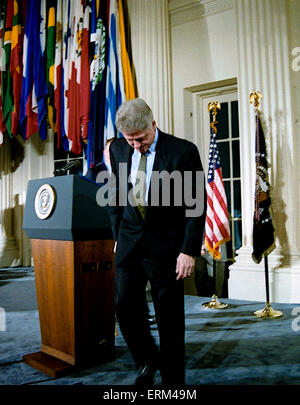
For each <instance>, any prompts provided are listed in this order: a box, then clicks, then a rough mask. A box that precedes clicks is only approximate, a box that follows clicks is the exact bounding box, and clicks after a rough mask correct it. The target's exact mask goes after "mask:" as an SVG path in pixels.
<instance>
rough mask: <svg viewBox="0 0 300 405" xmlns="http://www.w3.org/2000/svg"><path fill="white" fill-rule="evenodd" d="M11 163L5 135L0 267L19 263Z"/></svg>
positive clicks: (0, 167) (0, 155)
mask: <svg viewBox="0 0 300 405" xmlns="http://www.w3.org/2000/svg"><path fill="white" fill-rule="evenodd" d="M11 164H12V162H11V145H10V141H9V139H8V138H7V136H5V137H4V142H3V144H2V146H1V148H0V267H8V266H18V265H19V264H20V261H19V250H18V248H17V246H16V240H15V238H14V236H13V233H14V229H13V228H14V226H13V225H14V218H13V204H14V201H13V200H14V199H13V176H12V170H11Z"/></svg>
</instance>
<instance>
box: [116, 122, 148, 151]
mask: <svg viewBox="0 0 300 405" xmlns="http://www.w3.org/2000/svg"><path fill="white" fill-rule="evenodd" d="M155 129H156V123H155V121H152V127H151V128H150V129H144V130H141V131H136V132H125V131H122V134H123V135H124V138H125V139H126V141H127V142H128V143H129V145H130V146H132V147H133V148H134V149H136V150H137V151H138V152H140V153H146V152H147V150H148V149H149V148H150V146H151V144H152V142H153V141H154V138H155Z"/></svg>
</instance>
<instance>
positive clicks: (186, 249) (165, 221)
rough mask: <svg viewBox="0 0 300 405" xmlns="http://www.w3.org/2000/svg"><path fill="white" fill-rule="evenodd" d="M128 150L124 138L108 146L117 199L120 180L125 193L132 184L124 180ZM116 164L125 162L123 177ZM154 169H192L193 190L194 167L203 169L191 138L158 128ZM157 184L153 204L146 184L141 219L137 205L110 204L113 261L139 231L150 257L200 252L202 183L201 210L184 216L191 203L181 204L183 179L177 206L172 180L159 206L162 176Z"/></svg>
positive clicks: (122, 254) (135, 239) (170, 257)
mask: <svg viewBox="0 0 300 405" xmlns="http://www.w3.org/2000/svg"><path fill="white" fill-rule="evenodd" d="M132 153H133V148H132V147H131V146H130V145H129V144H128V143H127V141H126V139H124V138H120V139H118V140H116V141H115V142H113V143H112V145H111V147H110V159H111V167H112V173H113V174H114V175H115V176H116V187H115V191H116V193H115V194H116V195H115V197H116V201H117V202H118V201H119V196H120V189H121V187H122V186H123V187H124V180H125V181H126V185H125V190H126V193H129V191H130V189H131V188H132V184H131V182H130V181H127V180H128V178H129V174H130V170H131V157H132ZM119 164H127V173H126V174H127V179H125V178H123V180H122V179H120V170H119V169H120V166H119ZM154 171H158V172H162V171H167V172H169V173H172V172H174V171H178V172H179V173H181V174H182V175H183V173H184V172H185V171H192V172H193V174H194V175H193V179H192V186H193V187H192V189H193V190H194V191H195V188H196V178H195V171H203V168H202V163H201V159H200V155H199V152H198V149H197V147H196V146H195V145H194V144H193V143H192V142H189V141H187V140H184V139H180V138H176V137H174V136H172V135H168V134H165V133H163V132H161V131H159V136H158V141H157V144H156V155H155V160H154V164H153V171H152V173H153V172H154ZM119 181H121V182H119ZM158 188H159V190H158V191H159V195H160V198H159V199H158V204H157V203H156V204H155V205H154V204H152V201H151V197H152V196H151V193H152V192H153V190H151V184H150V188H149V196H148V206H147V208H146V216H145V219H143V218H142V217H141V215H140V213H139V211H138V209H137V207H134V206H132V205H130V204H126V205H125V204H124V206H121V205H119V204H118V203H117V204H116V205H115V206H112V205H111V206H110V219H111V224H112V232H113V237H114V239H115V240H116V241H117V242H118V243H117V251H116V257H115V263H116V265H118V264H120V263H121V261H122V259H123V258H125V257H126V255H127V254H128V253H129V252H130V251H131V250H132V248H133V247H134V246H135V245H136V243H137V242H138V240H139V239H140V238H141V236H142V235H143V237H144V240H145V241H146V243H147V248H148V253H149V254H150V255H151V256H152V257H153V258H157V259H159V260H161V259H162V258H165V259H166V260H167V261H168V260H174V259H176V258H177V256H178V255H179V253H180V252H183V253H186V254H188V255H190V256H199V255H200V252H201V245H202V239H203V230H204V224H205V216H206V192H205V187H203V199H204V210H203V213H202V215H200V216H198V217H187V216H186V209H191V207H187V206H186V205H185V201H184V198H183V197H184V196H183V192H184V182H183V183H182V205H181V206H176V204H175V202H176V201H175V198H174V184H173V182H172V181H171V193H170V195H171V198H170V204H169V206H163V200H162V180H160V181H159V187H158ZM156 191H157V190H156Z"/></svg>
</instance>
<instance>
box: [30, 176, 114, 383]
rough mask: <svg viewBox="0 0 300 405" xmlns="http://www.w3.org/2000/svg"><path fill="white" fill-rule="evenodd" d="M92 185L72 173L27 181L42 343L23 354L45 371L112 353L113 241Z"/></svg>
mask: <svg viewBox="0 0 300 405" xmlns="http://www.w3.org/2000/svg"><path fill="white" fill-rule="evenodd" d="M97 191H98V186H97V184H96V183H94V182H92V181H89V180H87V179H86V178H84V177H82V176H79V175H72V176H62V177H53V178H47V179H39V180H31V181H30V182H29V184H28V190H27V198H26V205H25V212H24V221H23V229H24V230H25V232H26V233H27V235H28V236H29V237H30V238H31V240H32V253H33V259H34V271H35V281H36V294H37V302H38V310H39V318H40V331H41V349H40V351H39V352H37V353H32V354H28V355H25V356H23V360H24V361H25V362H26V363H27V364H29V365H30V366H32V367H35V368H37V369H39V370H40V371H42V372H44V373H46V374H48V375H50V376H52V377H59V376H61V375H64V374H67V373H69V372H71V371H73V370H74V369H75V368H83V367H88V366H91V365H95V364H99V363H102V362H105V361H109V360H112V359H113V358H114V354H115V350H114V337H115V313H114V298H113V283H114V272H113V243H114V242H113V240H112V238H111V230H110V222H109V217H108V213H107V211H106V209H105V208H103V207H99V206H98V204H97V202H96V193H97Z"/></svg>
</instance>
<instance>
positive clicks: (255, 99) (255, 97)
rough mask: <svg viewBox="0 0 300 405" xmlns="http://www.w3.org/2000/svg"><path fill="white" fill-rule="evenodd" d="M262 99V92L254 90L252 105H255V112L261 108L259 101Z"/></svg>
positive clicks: (251, 99) (251, 97)
mask: <svg viewBox="0 0 300 405" xmlns="http://www.w3.org/2000/svg"><path fill="white" fill-rule="evenodd" d="M260 98H262V94H261V92H260V91H255V90H253V91H252V93H251V94H250V103H251V104H253V103H254V107H255V111H257V110H258V107H259V99H260Z"/></svg>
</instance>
